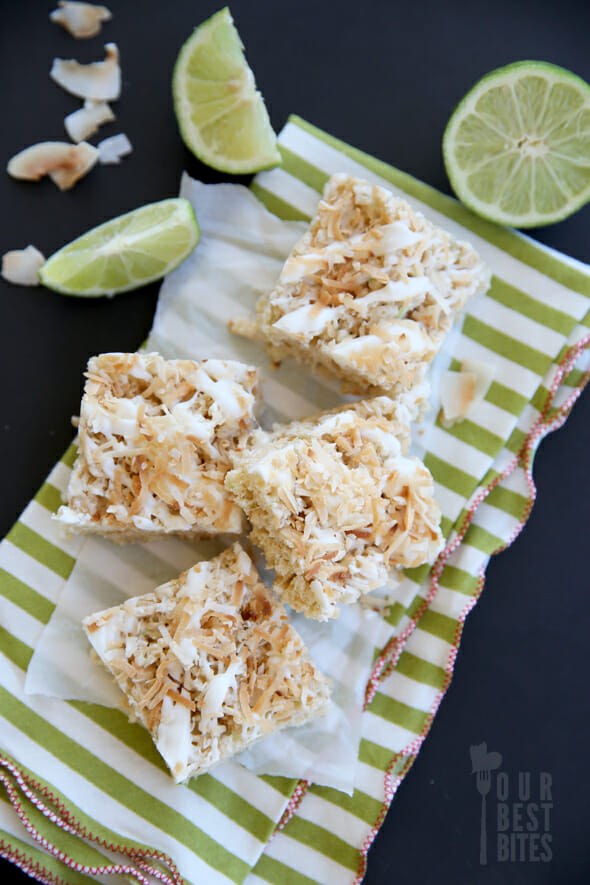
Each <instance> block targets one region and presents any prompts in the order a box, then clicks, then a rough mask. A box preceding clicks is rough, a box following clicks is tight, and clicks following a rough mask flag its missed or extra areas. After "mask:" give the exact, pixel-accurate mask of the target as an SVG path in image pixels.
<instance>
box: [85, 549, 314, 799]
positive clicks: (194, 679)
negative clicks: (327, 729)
mask: <svg viewBox="0 0 590 885" xmlns="http://www.w3.org/2000/svg"><path fill="white" fill-rule="evenodd" d="M84 628H85V630H86V633H87V636H88V638H89V640H90V642H91V644H92V646H93V648H94V649H95V651H96V652H97V654H98V655H99V657H100V658H101V660H102V661H103V663H104V664H105V665H106V667H107V668H108V669H109V670H110V672H111V673H112V674H113V676H114V677H115V679H116V680H117V683H118V685H119V687H120V688H121V690H122V691H123V692H124V693H125V696H126V698H127V702H128V705H129V709H130V711H131V713H132V715H133V716H134V717H136V718H137V719H139V720H140V721H141V722H142V723H143V724H144V725H145V726H146V728H148V730H149V731H150V733H151V735H152V737H153V739H154V742H155V744H156V746H157V748H158V750H159V751H160V753H161V754H162V756H163V758H164V760H165V761H166V764H167V765H168V767H169V768H170V771H171V772H172V775H173V777H174V779H175V780H176V782H177V783H179V782H181V781H185V780H186V779H187V778H189V777H191V776H193V775H197V774H200V773H202V772H203V771H206V770H207V769H209V768H211V766H212V765H215V764H216V763H218V762H220V761H222V760H223V759H226V758H228V757H229V756H231V755H233V754H235V753H238V752H239V751H240V750H242V749H244V748H245V747H247V746H249V745H250V744H252V743H253V742H254V741H256V740H258V739H259V738H262V737H264V736H265V735H267V734H270V733H272V732H275V731H277V730H279V729H281V728H285V727H287V726H292V725H301V724H303V723H304V722H306V721H308V720H309V719H311V718H312V717H314V716H316V715H320V714H322V713H324V712H326V711H327V709H328V705H329V693H330V682H329V680H327V679H326V678H325V677H324V676H322V674H321V673H320V672H319V671H318V670H317V669H316V667H315V666H314V664H313V661H312V660H311V658H310V656H309V653H308V652H307V650H306V648H305V646H304V645H303V642H302V640H301V638H300V637H299V635H298V634H297V633H296V631H295V630H294V629H293V627H291V626H290V624H289V622H288V619H287V615H286V613H285V610H284V608H283V606H282V605H281V603H280V602H279V601H278V600H277V599H276V598H275V597H274V595H273V594H272V593H271V592H270V591H269V590H268V589H267V588H266V587H265V586H264V584H263V583H262V581H261V580H260V578H259V576H258V573H257V571H256V569H255V567H254V564H253V563H252V560H251V559H250V557H249V556H248V554H247V553H246V552H245V551H244V550H243V549H242V547H241V546H240V545H239V544H237V543H236V544H234V545H233V547H231V548H229V549H228V550H226V551H225V552H224V553H222V554H221V555H220V556H217V557H215V558H214V559H211V560H209V561H208V562H201V563H198V564H197V565H196V566H194V567H193V568H191V569H189V570H188V571H186V572H184V573H183V574H182V575H180V577H179V578H177V579H176V580H174V581H170V582H169V583H167V584H163V585H162V586H160V587H158V588H157V589H156V590H155V591H154V592H153V593H148V594H146V595H145V596H139V597H136V598H134V599H129V600H127V601H126V602H125V603H123V604H122V605H120V606H116V607H114V608H111V609H107V610H106V611H103V612H99V613H98V614H95V615H92V616H91V617H89V618H86V619H85V621H84Z"/></svg>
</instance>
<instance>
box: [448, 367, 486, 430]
mask: <svg viewBox="0 0 590 885" xmlns="http://www.w3.org/2000/svg"><path fill="white" fill-rule="evenodd" d="M493 377H494V368H493V366H490V365H489V364H488V363H479V362H477V361H475V360H464V361H463V362H462V363H461V371H460V372H452V371H449V372H445V373H444V374H443V375H442V376H441V379H440V391H439V392H440V404H441V408H442V424H443V426H445V427H450V426H452V425H453V424H454V423H455V422H456V421H463V420H464V419H465V418H467V416H468V415H469V413H470V412H471V411H472V409H473V408H474V406H476V405H477V404H478V403H479V402H481V401H482V399H483V398H484V396H485V395H486V393H487V392H488V390H489V388H490V384H491V383H492V380H493Z"/></svg>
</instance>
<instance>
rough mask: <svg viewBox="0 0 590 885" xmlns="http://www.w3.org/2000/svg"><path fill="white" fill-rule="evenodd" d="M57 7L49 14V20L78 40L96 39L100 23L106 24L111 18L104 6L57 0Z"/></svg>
mask: <svg viewBox="0 0 590 885" xmlns="http://www.w3.org/2000/svg"><path fill="white" fill-rule="evenodd" d="M57 5H58V7H59V9H54V10H53V12H50V13H49V18H50V19H51V21H52V22H56V23H57V24H58V25H61V26H62V28H65V29H66V31H68V32H69V33H70V34H71V35H72V37H76V38H77V39H79V40H83V39H85V38H87V37H96V35H97V34H99V33H100V29H101V28H102V23H103V22H108V21H109V20H110V19H111V18H112V17H113V16H112V14H111V12H110V10H108V9H107V8H106V6H95V4H94V3H80V2H76V0H58V3H57Z"/></svg>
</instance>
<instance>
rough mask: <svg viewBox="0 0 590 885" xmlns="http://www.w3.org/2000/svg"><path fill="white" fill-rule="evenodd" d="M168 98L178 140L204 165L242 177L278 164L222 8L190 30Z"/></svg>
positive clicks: (268, 127) (258, 99)
mask: <svg viewBox="0 0 590 885" xmlns="http://www.w3.org/2000/svg"><path fill="white" fill-rule="evenodd" d="M172 96H173V100H174V110H175V113H176V119H177V121H178V127H179V129H180V134H181V136H182V140H183V141H184V143H185V145H186V146H187V148H188V149H189V150H190V151H191V152H192V153H193V154H194V155H195V156H196V157H197V158H198V159H199V160H201V162H203V163H205V164H206V165H207V166H210V167H211V168H213V169H217V170H219V171H220V172H226V173H229V174H231V175H246V174H250V173H253V172H260V171H261V170H263V169H269V168H271V167H273V166H277V165H278V164H279V163H280V162H281V155H280V152H279V149H278V146H277V138H276V134H275V132H274V130H273V128H272V126H271V123H270V118H269V116H268V111H267V109H266V106H265V104H264V99H263V98H262V96H261V94H260V92H259V91H258V90H257V88H256V83H255V80H254V75H253V74H252V71H251V70H250V68H249V66H248V63H247V61H246V58H245V55H244V46H243V44H242V41H241V39H240V35H239V34H238V31H237V30H236V27H235V25H234V23H233V19H232V17H231V13H230V11H229V9H227V7H226V8H224V9H221V10H220V11H219V12H216V13H215V14H214V15H212V16H211V17H210V18H208V19H207V20H206V21H204V22H203V23H202V24H200V25H199V26H198V27H197V28H195V30H194V31H193V33H192V34H191V36H190V37H189V38H188V40H187V41H186V43H185V44H184V45H183V46H182V48H181V50H180V52H179V54H178V58H177V60H176V63H175V65H174V71H173V75H172Z"/></svg>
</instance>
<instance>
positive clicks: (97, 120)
mask: <svg viewBox="0 0 590 885" xmlns="http://www.w3.org/2000/svg"><path fill="white" fill-rule="evenodd" d="M114 119H115V115H114V114H113V112H112V110H111V108H110V107H109V105H108V104H107V103H106V102H105V101H85V102H84V106H83V107H81V108H79V109H78V110H77V111H73V113H71V114H68V116H67V117H66V118H65V120H64V126H65V128H66V132H67V133H68V135H69V136H70V138H71V139H72V141H75V142H79V141H85V140H86V139H87V138H90V137H91V136H92V135H94V133H95V132H97V131H98V129H99V127H100V126H102V125H103V124H104V123H111V122H112V121H113V120H114ZM97 150H98V152H99V158H98V159H99V162H102V160H101V157H100V145H98V147H97Z"/></svg>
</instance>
